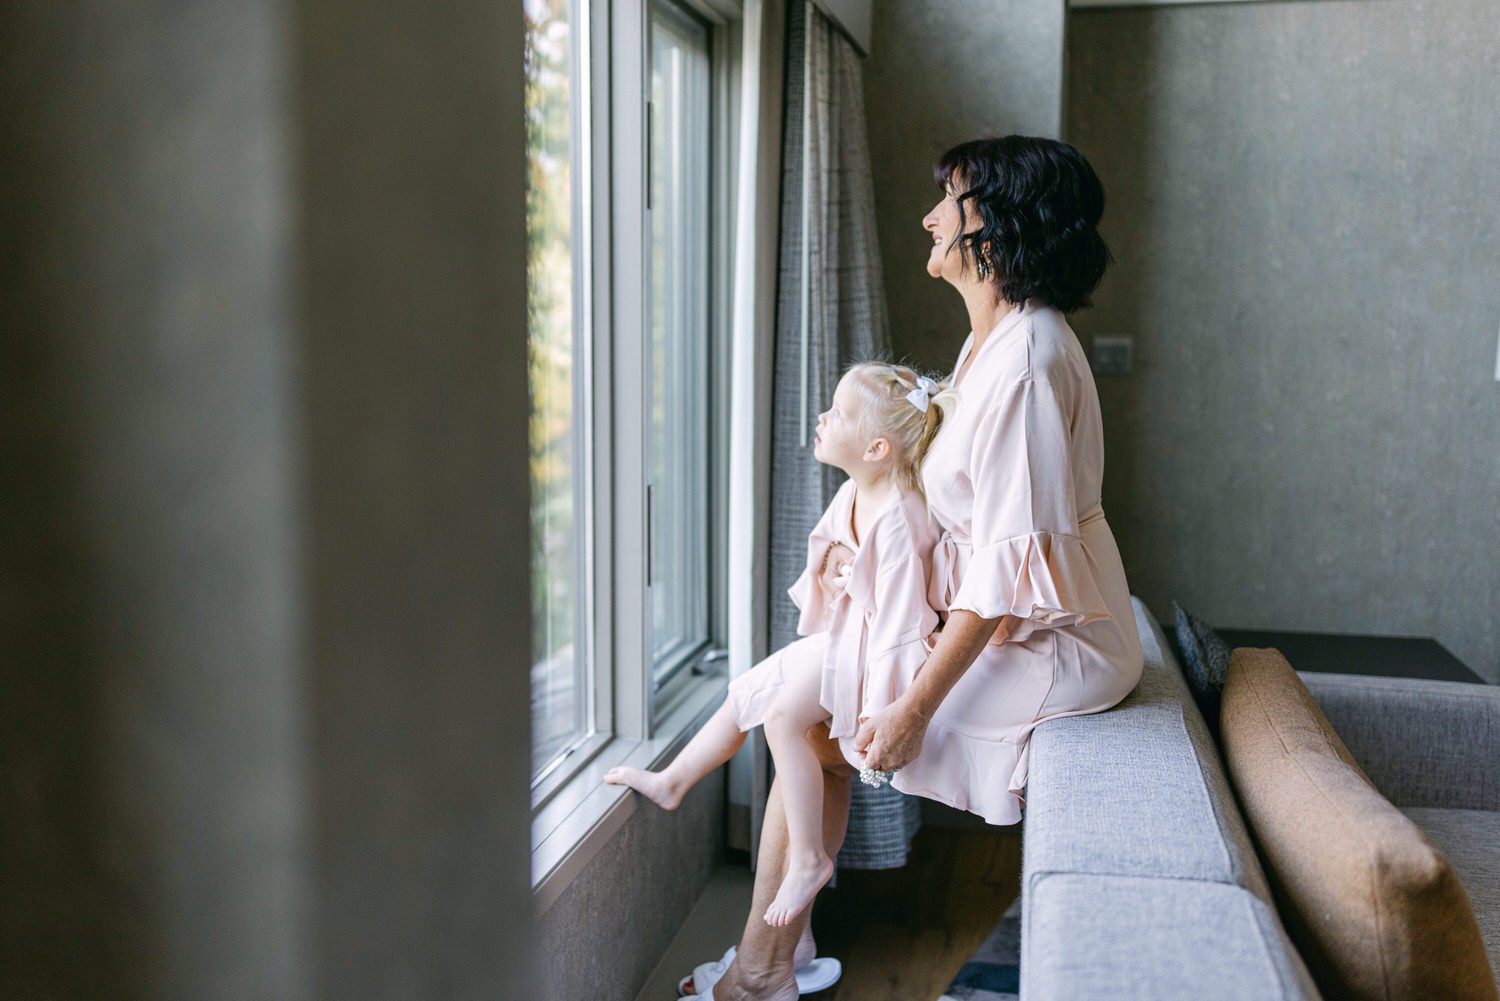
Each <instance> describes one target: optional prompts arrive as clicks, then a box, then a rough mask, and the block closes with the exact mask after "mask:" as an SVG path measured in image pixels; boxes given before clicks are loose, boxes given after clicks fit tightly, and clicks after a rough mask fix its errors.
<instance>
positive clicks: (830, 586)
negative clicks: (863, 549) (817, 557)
mask: <svg viewBox="0 0 1500 1001" xmlns="http://www.w3.org/2000/svg"><path fill="white" fill-rule="evenodd" d="M853 566H854V550H852V549H850V548H849V547H848V546H846V545H844V544H843V543H842V542H835V543H834V544H833V545H831V546H829V547H828V553H827V555H826V556H824V557H823V576H822V577H820V578H819V583H821V584H822V585H823V591H824V593H825V594H827V595H828V596H829V597H830V598H835V597H838V595H840V594H842V593H843V590H844V585H845V584H847V583H849V571H850V569H851V568H852V567H853Z"/></svg>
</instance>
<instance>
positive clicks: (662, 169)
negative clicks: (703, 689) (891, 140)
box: [647, 0, 712, 687]
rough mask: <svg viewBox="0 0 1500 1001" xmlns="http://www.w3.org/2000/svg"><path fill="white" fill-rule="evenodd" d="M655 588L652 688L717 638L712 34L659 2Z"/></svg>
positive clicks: (652, 269) (652, 122)
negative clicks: (711, 389)
mask: <svg viewBox="0 0 1500 1001" xmlns="http://www.w3.org/2000/svg"><path fill="white" fill-rule="evenodd" d="M650 17H651V24H650V38H651V41H650V87H651V92H650V112H649V115H648V123H649V125H648V127H649V132H650V136H649V139H650V147H649V154H648V163H649V169H650V177H649V182H648V183H649V185H650V201H649V206H650V210H649V215H650V234H651V241H650V259H649V262H648V275H649V278H648V282H649V288H648V307H649V310H648V312H649V317H650V330H649V351H650V359H649V366H648V379H649V381H650V385H649V387H648V400H649V406H650V415H649V435H650V441H649V447H648V450H647V455H648V462H649V470H648V472H649V476H650V486H649V494H648V497H649V511H648V517H649V519H650V535H649V546H650V552H649V554H648V570H647V573H648V591H649V606H650V616H651V654H652V660H653V681H654V683H655V685H656V687H660V686H661V685H662V684H664V683H665V682H666V681H667V680H668V679H669V678H670V677H671V676H672V675H673V674H674V673H675V672H676V671H678V670H680V669H681V668H682V667H683V666H685V665H686V664H687V663H688V662H689V660H690V659H691V658H692V657H693V656H694V655H695V654H697V653H699V652H700V651H702V650H703V649H704V647H705V646H706V645H707V643H708V639H709V622H708V597H709V596H708V586H709V580H708V565H709V562H708V561H709V531H708V525H709V523H708V516H709V515H708V512H709V454H708V453H709V426H710V413H709V405H710V401H709V396H708V376H709V370H708V364H709V343H710V286H709V222H710V219H711V216H712V212H711V207H710V205H709V197H708V195H709V183H710V177H711V169H712V164H711V161H710V156H709V151H710V144H711V141H712V133H711V131H710V127H709V126H710V121H709V110H710V96H711V95H710V81H711V76H710V57H711V52H710V47H709V45H710V35H709V30H708V27H707V26H706V25H704V24H703V23H702V22H700V21H698V20H697V19H696V18H695V17H693V16H692V15H691V14H689V13H688V12H686V11H684V10H683V9H682V8H680V7H678V6H677V5H676V4H674V3H670V2H668V0H653V2H652V3H651V5H650Z"/></svg>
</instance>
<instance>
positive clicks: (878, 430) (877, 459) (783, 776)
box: [604, 362, 957, 927]
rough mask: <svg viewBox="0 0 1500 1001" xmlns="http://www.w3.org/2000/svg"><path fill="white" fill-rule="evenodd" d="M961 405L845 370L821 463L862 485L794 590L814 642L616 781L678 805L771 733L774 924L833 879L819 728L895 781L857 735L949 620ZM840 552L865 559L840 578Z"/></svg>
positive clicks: (614, 776)
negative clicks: (779, 816) (835, 556)
mask: <svg viewBox="0 0 1500 1001" xmlns="http://www.w3.org/2000/svg"><path fill="white" fill-rule="evenodd" d="M956 403H957V397H956V395H955V394H954V393H953V391H952V390H949V389H946V388H945V387H942V386H940V385H939V384H938V383H936V382H934V381H933V380H931V379H929V378H927V377H925V376H921V375H918V374H917V373H915V372H913V371H912V370H911V369H909V368H905V367H903V366H900V365H889V364H885V363H882V362H865V363H862V364H858V365H855V366H854V367H852V368H850V369H849V371H847V372H846V373H845V374H844V376H843V378H842V379H840V380H839V384H838V387H837V388H836V389H835V390H834V394H833V403H832V405H831V406H830V407H829V408H828V409H827V410H825V411H824V412H823V413H822V414H820V415H819V416H818V428H817V431H818V436H817V439H816V440H815V442H814V445H813V456H814V457H815V458H816V459H817V460H818V461H819V462H823V463H827V464H828V465H832V466H836V467H838V468H839V469H842V470H843V471H844V472H845V473H847V474H848V475H849V479H848V482H846V483H845V484H844V485H843V486H842V487H840V488H839V491H838V493H837V494H835V496H834V498H833V502H832V503H831V504H829V506H828V510H826V511H825V512H824V513H823V516H822V518H821V519H819V521H818V524H817V525H816V526H815V527H814V528H813V531H812V534H811V535H810V536H809V537H808V543H807V566H806V568H805V569H804V571H803V573H802V576H801V577H799V578H798V580H797V582H796V584H794V585H793V586H792V587H791V589H790V591H789V593H790V594H791V597H792V600H793V601H794V602H795V603H796V604H797V607H798V609H799V610H800V612H801V616H800V618H799V621H798V624H797V632H798V633H799V634H801V635H802V636H803V637H804V638H803V639H799V640H797V641H795V642H793V643H791V644H788V645H787V646H786V647H784V648H782V649H781V650H779V651H777V652H776V653H774V654H772V655H771V656H770V657H767V658H766V659H765V660H764V661H762V662H761V663H759V664H757V665H756V666H755V667H753V668H751V669H750V670H749V671H747V672H745V673H744V674H742V675H740V676H739V677H737V678H735V679H734V680H733V681H731V682H730V685H729V695H728V698H726V699H725V701H724V705H723V706H721V707H720V709H719V710H718V712H717V713H715V714H714V716H713V718H712V719H710V720H709V721H708V723H707V724H705V725H704V727H703V728H702V729H701V730H700V731H699V732H698V733H697V734H696V735H695V736H694V737H693V739H692V740H691V741H690V742H689V743H688V745H687V746H686V747H684V748H683V749H682V752H681V753H680V754H678V756H677V757H676V758H675V759H674V760H673V761H672V763H671V764H670V765H668V766H667V767H666V768H665V769H664V770H662V771H660V772H647V771H643V770H641V769H638V768H614V769H611V770H610V771H609V772H608V773H607V774H606V775H605V777H604V781H606V782H609V783H613V784H619V785H628V786H630V787H631V788H633V789H636V790H638V791H639V792H641V793H642V794H644V795H645V796H646V797H647V798H649V799H651V800H652V801H653V802H655V803H656V804H657V805H659V806H661V807H663V808H665V809H668V810H671V809H675V808H676V807H677V805H678V804H679V803H680V802H681V801H682V797H683V794H684V793H686V792H687V790H688V789H690V788H691V787H692V786H693V785H694V784H696V783H697V782H698V780H700V779H702V778H703V777H704V776H705V775H707V774H709V773H710V772H711V771H713V770H714V769H715V768H717V767H719V766H720V765H722V764H723V763H724V762H725V761H728V760H729V758H730V757H732V756H733V755H734V752H735V751H737V750H738V749H739V747H740V745H741V744H743V743H744V740H745V733H746V732H747V731H748V730H750V729H751V728H752V727H754V726H758V725H762V724H763V725H764V726H765V732H766V742H767V744H768V745H769V746H770V749H771V754H772V757H773V758H774V760H775V762H776V774H777V776H778V777H779V778H780V780H781V783H782V789H783V800H784V805H785V810H786V818H787V832H788V840H789V848H788V858H787V870H786V875H785V877H784V878H783V880H782V882H781V886H780V889H779V890H778V891H777V894H776V898H775V900H773V901H772V903H771V906H770V907H769V908H768V909H767V910H766V913H765V915H764V919H765V921H766V922H767V923H768V924H770V925H773V926H778V927H779V926H783V925H786V924H789V923H790V922H791V921H792V920H793V919H794V918H795V917H796V916H797V915H798V914H800V913H801V912H802V911H803V910H804V909H805V908H806V907H807V905H808V904H810V903H811V902H812V899H813V897H814V896H816V895H817V892H818V890H819V889H820V888H821V887H822V886H823V884H825V883H826V882H828V879H829V877H830V876H831V875H832V874H833V860H832V859H831V858H829V857H828V854H827V852H826V851H825V850H824V848H823V829H822V828H823V817H822V812H823V811H822V801H823V772H822V767H821V765H820V764H819V762H818V760H817V757H816V755H815V754H814V751H813V749H812V747H811V746H810V745H809V744H808V743H807V740H806V734H807V731H808V729H809V728H811V727H813V726H815V725H816V724H818V723H821V722H824V721H828V723H829V733H830V736H832V737H834V738H838V739H839V743H840V746H841V748H842V749H843V751H844V755H845V757H846V758H848V759H849V762H850V763H851V764H852V765H854V766H855V767H856V768H861V769H862V772H861V775H862V777H863V778H864V779H865V780H866V781H867V782H871V783H872V784H878V783H879V782H881V781H883V780H884V779H885V778H886V776H884V775H881V774H879V773H872V772H871V771H870V770H869V769H864V768H863V761H862V757H863V754H862V752H860V751H857V750H855V748H854V744H853V739H854V735H855V733H856V732H857V730H858V728H859V725H860V724H861V723H862V722H863V721H864V720H866V719H868V718H869V717H870V716H871V715H872V714H874V713H876V712H879V711H880V710H881V709H883V708H885V707H886V706H887V705H889V704H890V703H891V702H892V701H894V700H895V699H896V698H898V697H899V696H900V695H901V694H902V693H903V692H905V691H906V688H907V686H909V685H910V684H911V682H912V679H913V678H915V676H916V673H917V671H918V670H919V669H920V668H921V666H922V662H923V661H924V660H925V659H926V657H927V654H928V652H929V651H930V650H931V649H932V644H933V638H932V634H933V632H934V630H936V628H937V626H938V615H937V613H936V612H935V611H933V609H932V607H931V605H930V604H929V603H928V590H929V584H930V578H931V574H932V552H933V548H934V546H935V545H936V544H937V542H938V539H939V535H940V530H939V528H938V526H937V523H936V522H935V521H934V520H933V519H932V516H931V515H930V514H929V513H928V511H927V503H926V500H925V498H924V497H923V495H922V491H921V486H920V484H921V478H920V476H921V468H922V463H923V460H924V459H925V457H926V455H927V452H928V449H929V448H930V446H931V445H932V442H933V440H934V439H935V438H936V436H937V433H938V431H939V429H940V428H941V427H942V425H943V422H944V420H945V418H947V417H949V416H951V413H952V411H953V409H954V407H955V405H956ZM836 546H842V547H845V548H847V549H848V550H849V551H850V552H852V553H853V554H854V555H853V558H852V559H851V560H849V561H848V562H847V563H845V564H844V565H843V566H841V567H839V568H836V569H837V572H836V573H830V569H831V568H829V567H828V565H827V563H828V557H829V554H830V552H832V551H834V549H835V547H836Z"/></svg>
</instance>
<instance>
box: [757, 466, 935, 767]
mask: <svg viewBox="0 0 1500 1001" xmlns="http://www.w3.org/2000/svg"><path fill="white" fill-rule="evenodd" d="M854 495H855V486H854V481H852V480H848V481H846V482H845V483H844V485H843V486H842V487H840V488H839V490H838V493H836V494H835V495H834V498H833V502H832V503H830V504H829V505H828V510H826V511H824V512H823V516H822V518H820V519H819V520H818V523H817V525H816V526H814V527H813V530H812V533H811V534H810V535H809V536H808V538H807V565H806V568H805V569H804V570H803V571H802V576H800V577H798V578H797V582H796V583H795V584H793V585H792V587H791V588H790V589H789V590H788V592H787V593H788V594H790V595H791V596H792V601H794V602H795V603H796V605H797V608H798V609H799V610H800V611H801V613H802V614H801V616H800V618H799V619H798V622H797V632H798V633H800V634H802V636H804V637H805V638H804V639H800V640H797V641H796V642H794V643H790V644H788V645H787V646H785V647H783V648H782V649H781V650H778V651H777V652H776V653H773V654H772V655H771V656H769V657H767V658H766V659H765V660H763V661H761V662H760V663H759V664H757V665H756V666H755V667H752V668H751V669H750V670H748V671H746V672H745V673H744V674H742V675H740V676H739V677H737V678H735V679H734V680H733V681H731V682H730V684H729V702H730V707H731V710H732V712H733V713H734V716H735V721H736V723H737V724H738V725H739V727H740V729H741V730H748V729H750V728H751V727H754V726H758V725H760V724H761V723H763V722H764V721H765V717H766V710H767V709H769V708H770V705H771V703H772V702H773V701H775V698H776V695H777V693H778V692H779V691H780V690H781V685H782V681H783V678H784V672H786V671H793V670H817V671H821V672H822V689H821V698H820V700H819V701H820V702H822V704H823V708H825V709H827V710H828V712H829V715H830V721H829V728H830V733H831V735H832V736H834V737H838V738H841V740H840V744H841V746H842V747H843V750H844V755H845V757H847V758H848V759H849V761H850V763H851V764H853V765H855V766H856V767H858V766H859V762H858V760H857V758H856V756H855V754H854V748H853V738H854V734H855V732H856V731H857V730H858V729H859V724H860V722H861V721H863V720H865V719H867V718H868V717H869V716H871V715H872V714H874V713H877V712H879V711H880V710H881V709H884V708H885V707H886V706H888V705H890V704H891V702H892V701H893V700H894V699H896V698H897V697H899V696H900V695H901V694H902V693H903V692H905V691H906V689H907V688H908V687H909V686H910V685H911V681H912V679H913V678H914V677H916V673H917V670H918V669H919V668H921V666H922V663H923V662H924V661H925V660H926V659H927V654H928V653H929V652H931V650H932V641H933V638H934V637H933V636H932V632H933V630H934V629H936V628H937V624H938V615H937V612H935V611H934V610H933V609H932V607H931V606H930V605H929V604H928V594H929V591H930V589H931V577H932V554H933V550H934V547H935V546H936V545H937V541H938V534H939V529H938V526H937V523H936V522H935V521H934V520H933V519H932V516H931V515H929V514H928V513H927V507H926V503H925V501H924V500H923V499H922V495H921V494H915V493H912V494H897V495H893V496H892V497H890V498H888V499H887V500H886V502H885V504H884V506H883V507H882V508H881V510H880V513H879V514H878V515H877V516H876V518H875V520H874V522H873V523H872V524H871V525H870V527H869V529H868V530H867V531H866V532H865V538H864V539H862V540H861V541H860V544H859V545H855V543H854V531H853V516H854ZM835 542H838V543H842V544H843V545H845V546H848V547H849V548H850V549H851V550H853V551H854V560H853V564H852V565H851V567H850V571H849V576H848V579H847V581H846V582H845V585H844V588H843V590H842V592H841V593H840V594H838V595H835V596H832V597H829V596H828V595H826V593H825V592H824V590H823V588H822V585H820V584H819V583H818V576H819V570H820V569H821V565H822V562H823V554H824V553H825V552H826V551H827V549H828V546H829V545H830V544H832V543H835Z"/></svg>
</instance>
